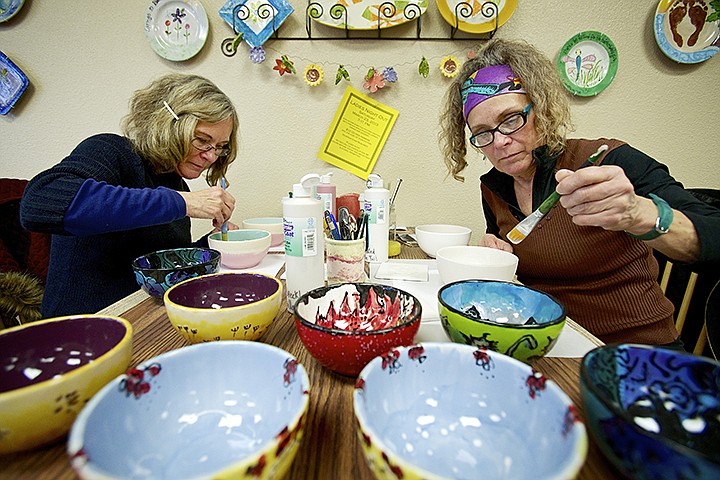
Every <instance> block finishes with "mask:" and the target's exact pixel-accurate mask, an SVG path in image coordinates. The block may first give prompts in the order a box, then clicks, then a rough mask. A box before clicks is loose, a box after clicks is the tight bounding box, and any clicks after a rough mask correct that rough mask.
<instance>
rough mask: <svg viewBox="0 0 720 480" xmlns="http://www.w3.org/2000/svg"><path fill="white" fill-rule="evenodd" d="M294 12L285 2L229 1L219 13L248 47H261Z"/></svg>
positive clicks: (281, 0) (275, 0)
mask: <svg viewBox="0 0 720 480" xmlns="http://www.w3.org/2000/svg"><path fill="white" fill-rule="evenodd" d="M293 11H294V9H293V7H292V5H290V4H289V3H288V2H286V1H285V0H228V1H227V2H226V3H225V5H223V6H222V8H221V9H220V12H219V13H220V17H222V19H223V20H225V21H226V22H227V24H228V25H230V26H231V27H232V28H233V29H234V30H235V33H236V34H238V33H241V32H242V34H243V40H245V42H246V43H247V44H248V45H250V46H251V47H259V46H261V45H262V44H263V43H265V41H266V40H267V39H268V38H270V35H272V34H273V33H274V30H277V29H278V28H279V27H280V25H281V24H282V22H284V21H285V19H286V18H287V17H289V16H290V14H291V13H292V12H293ZM233 14H235V18H234V21H233Z"/></svg>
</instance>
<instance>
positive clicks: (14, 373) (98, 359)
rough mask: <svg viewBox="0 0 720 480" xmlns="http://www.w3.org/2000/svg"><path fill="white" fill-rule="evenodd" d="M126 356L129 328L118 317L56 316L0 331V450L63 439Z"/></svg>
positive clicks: (129, 351)
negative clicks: (79, 414) (82, 410)
mask: <svg viewBox="0 0 720 480" xmlns="http://www.w3.org/2000/svg"><path fill="white" fill-rule="evenodd" d="M131 355H132V326H131V325H130V323H128V321H127V320H124V319H122V318H118V317H110V316H104V315H74V316H67V317H57V318H50V319H47V320H41V321H38V322H33V323H28V324H25V325H20V326H18V327H13V328H9V329H7V330H3V331H0V364H1V367H0V412H1V413H0V454H5V453H12V452H19V451H22V450H28V449H31V448H35V447H39V446H42V445H45V444H48V443H52V442H54V441H56V440H58V439H60V438H61V437H63V436H64V435H65V434H66V433H67V432H68V430H70V427H71V425H72V423H73V421H74V420H75V417H76V416H77V415H78V413H80V410H81V409H82V408H83V407H84V406H85V404H86V403H87V402H88V401H89V400H90V398H91V397H92V396H93V395H95V393H96V392H98V391H99V390H100V389H101V388H102V387H103V386H104V385H105V384H106V383H108V382H110V380H112V379H113V378H115V377H117V376H118V375H120V374H122V373H123V372H125V370H126V369H127V367H128V365H129V364H130V359H131Z"/></svg>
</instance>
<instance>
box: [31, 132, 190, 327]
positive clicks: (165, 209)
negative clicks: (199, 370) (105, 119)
mask: <svg viewBox="0 0 720 480" xmlns="http://www.w3.org/2000/svg"><path fill="white" fill-rule="evenodd" d="M178 191H189V188H188V186H187V184H186V183H185V181H184V180H183V179H182V177H181V176H180V175H178V174H177V173H174V172H173V173H164V174H158V173H155V172H153V171H152V169H151V168H150V166H149V165H148V164H147V163H146V162H145V161H144V160H143V159H142V158H141V157H140V156H138V154H137V153H135V151H133V149H132V147H131V145H130V142H129V141H128V140H127V139H126V138H124V137H121V136H119V135H114V134H99V135H94V136H92V137H90V138H88V139H86V140H84V141H83V142H81V143H80V144H79V145H78V146H77V147H76V148H75V149H74V150H73V152H72V153H71V154H70V155H69V156H67V157H66V158H65V159H64V160H63V161H62V162H60V163H59V164H57V165H55V166H54V167H52V168H50V169H48V170H46V171H44V172H42V173H40V174H38V175H37V176H36V177H35V178H33V179H32V180H31V181H30V183H29V184H28V186H27V188H26V190H25V193H24V195H23V199H22V201H21V204H20V221H21V223H22V225H23V227H25V228H26V229H28V230H33V231H40V232H47V233H51V234H53V235H52V244H51V252H50V265H49V269H48V277H47V282H46V285H45V294H44V296H43V305H42V314H43V317H44V318H47V317H54V316H60V315H70V314H76V313H95V312H97V311H98V310H100V309H102V308H104V307H106V306H108V305H110V304H112V303H114V302H116V301H117V300H119V299H121V298H123V297H125V296H127V295H129V294H130V293H132V292H134V291H136V290H137V289H138V285H137V283H136V282H135V276H134V274H133V271H132V266H131V263H132V261H133V260H134V259H135V258H137V257H138V256H140V255H143V254H146V253H149V252H152V251H155V250H161V249H166V248H174V247H180V246H188V245H190V244H191V235H190V219H189V218H187V217H186V211H185V202H184V201H183V199H182V197H181V196H180V194H179V193H178Z"/></svg>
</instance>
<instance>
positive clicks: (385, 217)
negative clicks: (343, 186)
mask: <svg viewBox="0 0 720 480" xmlns="http://www.w3.org/2000/svg"><path fill="white" fill-rule="evenodd" d="M366 185H367V190H365V192H364V194H363V198H364V199H365V200H364V204H363V210H365V215H368V220H367V222H368V247H367V250H366V251H365V260H367V261H368V262H370V263H382V262H386V261H387V259H388V240H389V238H388V236H389V231H390V228H389V227H390V219H389V215H390V190H388V189H387V188H384V186H383V179H382V178H381V177H380V175H377V174H375V173H371V174H370V175H369V176H368V180H367V184H366Z"/></svg>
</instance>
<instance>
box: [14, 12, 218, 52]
mask: <svg viewBox="0 0 720 480" xmlns="http://www.w3.org/2000/svg"><path fill="white" fill-rule="evenodd" d="M0 1H2V0H0ZM207 35H208V19H207V15H206V14H205V9H204V8H203V6H202V4H201V3H200V2H199V1H198V0H186V1H182V0H152V2H150V6H149V7H148V10H147V14H146V15H145V36H146V37H147V39H148V41H149V42H150V46H151V47H152V49H153V50H154V51H155V53H157V54H158V55H160V56H161V57H163V58H165V59H168V60H172V61H174V62H179V61H183V60H187V59H188V58H192V57H194V56H195V55H196V54H197V53H198V52H199V51H200V50H201V49H202V47H203V45H205V40H207Z"/></svg>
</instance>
